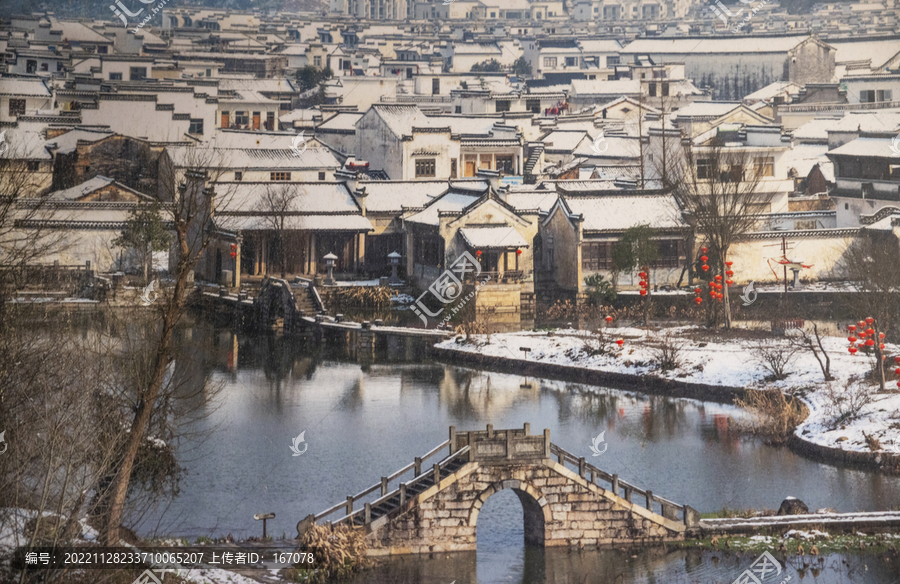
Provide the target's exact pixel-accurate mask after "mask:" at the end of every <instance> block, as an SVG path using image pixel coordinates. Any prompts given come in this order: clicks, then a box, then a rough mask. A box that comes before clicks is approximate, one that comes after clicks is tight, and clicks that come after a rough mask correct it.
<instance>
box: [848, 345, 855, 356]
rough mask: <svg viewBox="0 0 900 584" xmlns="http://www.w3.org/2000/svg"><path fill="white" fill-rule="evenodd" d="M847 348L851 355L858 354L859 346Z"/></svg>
mask: <svg viewBox="0 0 900 584" xmlns="http://www.w3.org/2000/svg"><path fill="white" fill-rule="evenodd" d="M847 350H848V351H850V354H851V355H855V354H856V351H857V348H856V347H850V348H849V349H847Z"/></svg>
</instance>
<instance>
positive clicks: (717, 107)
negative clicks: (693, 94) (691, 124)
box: [675, 101, 741, 119]
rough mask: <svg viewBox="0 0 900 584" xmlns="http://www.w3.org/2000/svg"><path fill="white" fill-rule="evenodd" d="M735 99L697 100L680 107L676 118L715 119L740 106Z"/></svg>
mask: <svg viewBox="0 0 900 584" xmlns="http://www.w3.org/2000/svg"><path fill="white" fill-rule="evenodd" d="M740 105H741V104H740V103H738V102H735V101H695V102H693V103H689V104H688V105H686V106H684V107H682V108H678V112H676V116H675V117H676V119H680V118H709V119H715V118H718V117H721V116H724V115H725V114H727V113H728V112H730V111H732V110H733V109H735V108H737V107H740Z"/></svg>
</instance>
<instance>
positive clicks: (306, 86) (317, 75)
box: [296, 65, 334, 91]
mask: <svg viewBox="0 0 900 584" xmlns="http://www.w3.org/2000/svg"><path fill="white" fill-rule="evenodd" d="M333 76H334V72H333V71H332V70H331V69H330V68H329V67H325V68H324V69H316V68H315V67H313V66H312V65H306V66H305V67H302V68H301V69H298V70H297V77H296V79H297V83H298V84H299V85H300V91H309V90H310V89H313V88H314V87H321V85H322V84H324V83H325V82H326V81H328V80H329V79H331V78H332V77H333Z"/></svg>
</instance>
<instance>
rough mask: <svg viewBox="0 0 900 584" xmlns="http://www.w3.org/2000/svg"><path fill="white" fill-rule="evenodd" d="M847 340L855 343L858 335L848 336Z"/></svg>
mask: <svg viewBox="0 0 900 584" xmlns="http://www.w3.org/2000/svg"><path fill="white" fill-rule="evenodd" d="M847 340H848V341H850V342H851V343H855V342H856V341H857V338H856V337H847Z"/></svg>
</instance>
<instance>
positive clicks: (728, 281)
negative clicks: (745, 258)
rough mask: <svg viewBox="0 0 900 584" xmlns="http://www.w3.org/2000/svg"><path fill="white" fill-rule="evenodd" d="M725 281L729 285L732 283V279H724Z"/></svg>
mask: <svg viewBox="0 0 900 584" xmlns="http://www.w3.org/2000/svg"><path fill="white" fill-rule="evenodd" d="M725 283H726V284H728V285H729V286H731V285H732V284H734V280H725Z"/></svg>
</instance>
